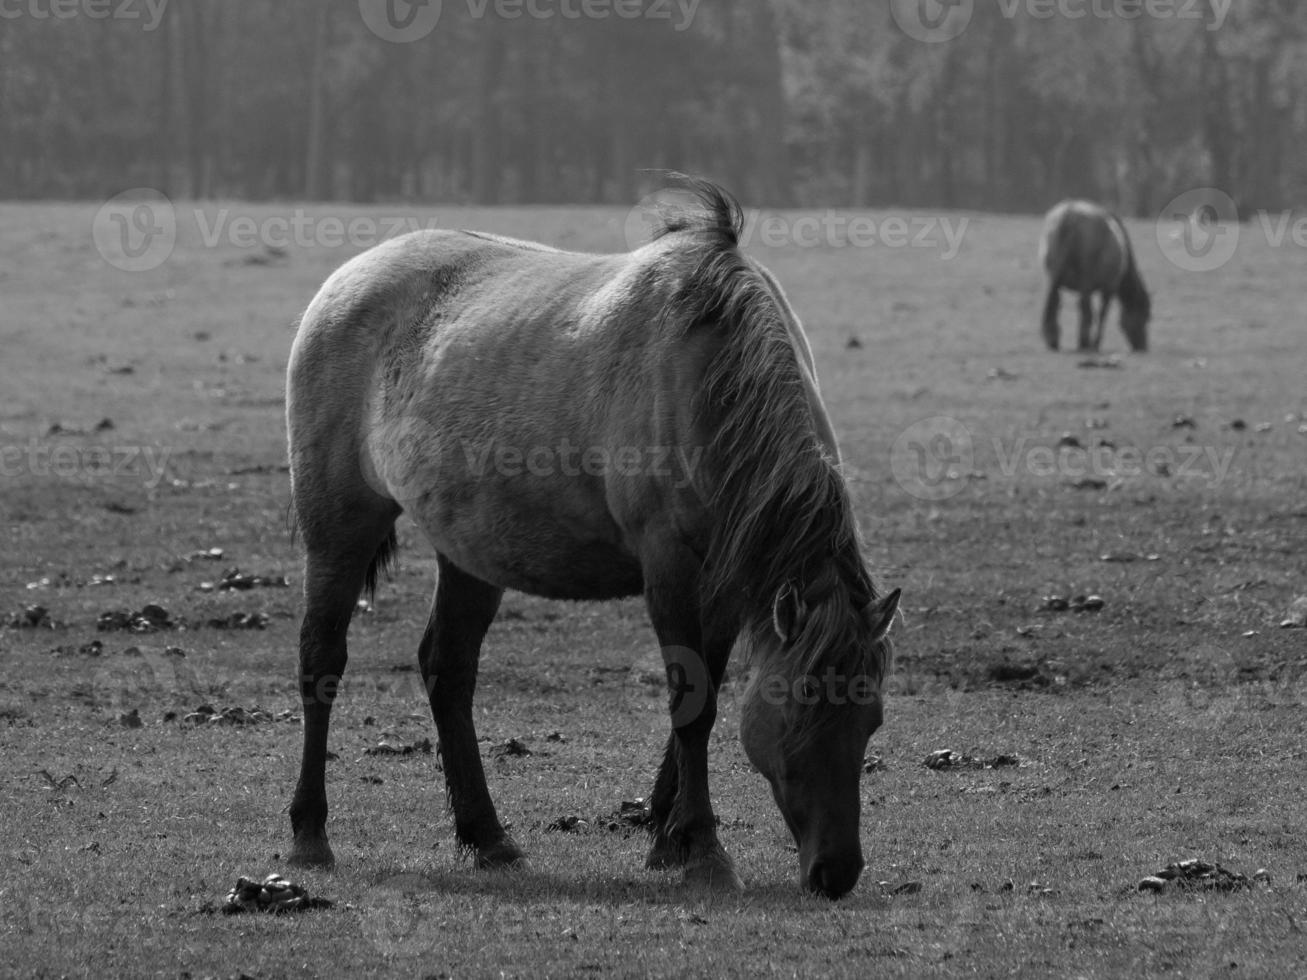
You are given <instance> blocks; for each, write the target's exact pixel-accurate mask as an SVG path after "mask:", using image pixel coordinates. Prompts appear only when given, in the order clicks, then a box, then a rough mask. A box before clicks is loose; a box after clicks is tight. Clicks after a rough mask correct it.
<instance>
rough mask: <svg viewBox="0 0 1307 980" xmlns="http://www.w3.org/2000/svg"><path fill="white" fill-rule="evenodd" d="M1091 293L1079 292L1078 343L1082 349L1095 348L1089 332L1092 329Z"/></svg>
mask: <svg viewBox="0 0 1307 980" xmlns="http://www.w3.org/2000/svg"><path fill="white" fill-rule="evenodd" d="M1093 296H1094V294H1093V293H1081V294H1080V344H1079V349H1080V350H1082V351H1089V350H1096V349H1097V348H1096V347H1094V346H1093V337H1092V336H1091V334H1092V333H1093V329H1094V304H1093Z"/></svg>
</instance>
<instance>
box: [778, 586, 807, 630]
mask: <svg viewBox="0 0 1307 980" xmlns="http://www.w3.org/2000/svg"><path fill="white" fill-rule="evenodd" d="M807 615H808V609H807V607H806V606H805V605H804V604H803V598H802V597H801V596H800V595H799V590H798V589H796V588H795V587H794V585H793V584H792V583H790V582H786V583H785V584H784V585H782V586H781V587H780V588H779V589H777V590H776V598H775V599H773V600H772V604H771V625H772V629H774V630H775V631H776V635H777V636H779V637H780V638H781V641H782V642H783V643H792V642H794V638H795V637H797V636H798V635H799V632H800V631H801V630H802V629H803V621H804V619H805V618H807Z"/></svg>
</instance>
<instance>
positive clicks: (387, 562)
mask: <svg viewBox="0 0 1307 980" xmlns="http://www.w3.org/2000/svg"><path fill="white" fill-rule="evenodd" d="M398 558H399V537H398V536H397V535H396V534H395V528H394V527H393V526H392V527H391V529H390V533H389V534H388V535H386V540H384V541H382V542H381V546H380V547H378V548H377V551H376V554H374V555H373V556H372V561H370V562H369V563H368V571H367V574H366V575H365V576H364V578H363V590H364V591H365V592H367V594H368V598H369V599H375V598H376V596H377V578H378V577H379V576H380V575H383V574H384V575H385V576H386V577H387V578H389V577H390V576H391V573H392V572H394V570H395V565H396V564H397V561H398Z"/></svg>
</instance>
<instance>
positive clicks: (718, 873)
mask: <svg viewBox="0 0 1307 980" xmlns="http://www.w3.org/2000/svg"><path fill="white" fill-rule="evenodd" d="M681 880H682V881H683V882H684V883H685V884H687V885H689V886H691V887H695V888H706V889H709V890H711V891H715V892H734V893H739V892H742V891H744V882H743V881H741V880H740V876H739V875H738V874H736V873H735V865H734V864H732V863H731V859H730V858H728V857H727V856H726V855H725V854H721V855H713V856H712V857H708V858H704V859H703V860H701V861H696V862H695V863H694V864H690V865H687V866H686V868H685V871H684V872H683V873H682V876H681Z"/></svg>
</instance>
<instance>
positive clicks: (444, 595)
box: [418, 556, 522, 867]
mask: <svg viewBox="0 0 1307 980" xmlns="http://www.w3.org/2000/svg"><path fill="white" fill-rule="evenodd" d="M439 564H440V572H439V574H440V578H439V581H438V582H437V584H436V598H435V601H434V603H433V604H432V611H431V618H430V621H429V622H428V623H427V629H426V633H425V634H424V635H423V637H422V645H421V647H420V649H419V652H418V660H419V663H420V665H421V668H422V676H423V680H424V682H425V683H426V687H427V691H428V695H429V698H430V701H431V714H432V717H433V718H434V719H435V722H436V730H437V732H438V733H439V735H440V756H441V761H442V763H443V765H444V769H445V786H446V791H447V792H448V795H449V803H450V806H451V808H452V809H453V811H454V831H455V834H456V836H457V837H458V841H459V844H460V845H461V846H463V847H465V848H467V849H468V850H470V851H471V852H472V853H473V854H475V856H476V862H477V864H478V865H479V866H481V867H492V866H497V865H504V864H512V863H514V862H516V861H518V860H520V859H521V857H522V852H521V850H520V849H519V848H518V846H517V845H516V844H515V843H514V842H513V840H512V838H511V837H510V836H509V835H508V833H507V832H506V831H505V830H504V828H503V825H502V824H501V823H500V822H499V816H498V815H497V814H496V812H495V805H494V802H493V801H492V800H491V798H490V790H489V788H488V787H487V786H486V775H485V769H484V767H483V766H482V763H481V752H480V749H479V747H478V745H477V734H476V726H475V725H474V723H473V720H472V699H473V696H474V694H475V693H476V678H477V664H478V661H479V659H480V656H481V641H482V639H483V638H484V637H485V634H486V631H487V630H488V629H489V628H490V623H491V621H492V620H493V619H494V617H495V613H496V612H497V611H498V609H499V600H500V598H501V596H502V595H503V590H502V589H500V588H497V587H496V586H492V585H490V584H488V583H486V582H483V581H481V580H480V579H477V578H474V577H472V576H470V575H468V574H467V573H465V572H464V571H462V570H461V569H459V568H458V567H457V566H455V565H453V564H452V563H450V562H449V561H448V560H447V559H445V558H444V557H443V556H440V557H439Z"/></svg>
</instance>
